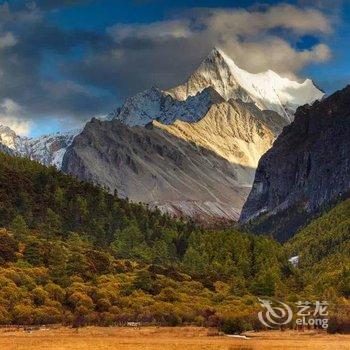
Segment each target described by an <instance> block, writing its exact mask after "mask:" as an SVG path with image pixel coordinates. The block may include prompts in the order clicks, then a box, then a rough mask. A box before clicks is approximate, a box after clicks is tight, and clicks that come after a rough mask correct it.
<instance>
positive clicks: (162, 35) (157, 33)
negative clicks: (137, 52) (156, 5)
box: [108, 19, 191, 41]
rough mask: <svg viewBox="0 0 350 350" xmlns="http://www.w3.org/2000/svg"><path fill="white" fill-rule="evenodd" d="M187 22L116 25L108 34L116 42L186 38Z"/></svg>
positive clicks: (188, 22)
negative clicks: (130, 39) (134, 39)
mask: <svg viewBox="0 0 350 350" xmlns="http://www.w3.org/2000/svg"><path fill="white" fill-rule="evenodd" d="M189 26H190V21H189V20H186V19H185V20H169V21H162V22H153V23H151V24H131V25H130V24H116V25H114V26H112V27H111V28H109V29H108V33H109V34H110V35H111V36H112V37H113V38H114V39H115V40H116V41H120V40H124V39H128V38H138V39H166V38H186V37H188V36H190V35H191V29H190V27H189Z"/></svg>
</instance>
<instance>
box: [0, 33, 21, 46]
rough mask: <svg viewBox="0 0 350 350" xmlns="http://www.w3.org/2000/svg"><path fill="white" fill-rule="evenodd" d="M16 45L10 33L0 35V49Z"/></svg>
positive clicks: (15, 40)
mask: <svg viewBox="0 0 350 350" xmlns="http://www.w3.org/2000/svg"><path fill="white" fill-rule="evenodd" d="M16 44H17V39H16V38H15V37H14V35H13V34H12V33H9V32H7V33H4V34H2V35H0V49H3V48H6V47H11V46H14V45H16Z"/></svg>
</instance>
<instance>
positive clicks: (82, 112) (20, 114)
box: [0, 4, 112, 130]
mask: <svg viewBox="0 0 350 350" xmlns="http://www.w3.org/2000/svg"><path fill="white" fill-rule="evenodd" d="M109 46H110V39H109V38H108V36H106V35H98V34H96V33H91V32H86V31H77V30H74V31H64V30H62V29H60V28H58V27H55V26H52V25H50V24H48V23H47V22H46V21H45V19H44V17H43V15H42V13H41V12H40V11H38V9H37V8H31V9H27V8H23V9H20V10H16V11H14V10H13V9H11V8H10V6H9V5H7V4H5V5H2V6H1V7H0V106H2V107H3V108H2V110H1V111H0V122H1V121H6V123H8V124H11V125H12V126H14V127H15V128H16V129H20V130H22V125H25V127H27V124H28V123H27V120H28V119H30V120H33V121H35V120H37V119H41V118H47V117H55V118H58V119H61V120H64V118H67V120H69V121H70V122H73V121H74V120H76V121H79V120H86V119H88V118H90V117H91V116H94V115H97V114H100V113H107V112H108V109H109V108H112V96H111V95H110V94H109V93H108V92H107V91H102V92H100V91H97V92H96V90H95V91H94V92H92V90H91V89H89V88H87V87H84V86H82V85H80V84H78V83H77V82H74V81H73V80H72V79H71V78H70V77H64V76H62V74H61V73H60V72H59V66H60V64H62V62H64V61H65V60H68V61H70V60H74V54H73V50H75V49H76V48H83V47H86V48H87V49H89V50H92V51H94V52H96V53H97V52H99V50H105V49H106V48H107V47H109ZM69 57H72V58H71V59H70V58H69ZM45 65H47V67H45ZM5 107H6V108H5ZM16 114H17V115H16ZM21 121H22V122H23V123H24V124H23V123H22V124H21Z"/></svg>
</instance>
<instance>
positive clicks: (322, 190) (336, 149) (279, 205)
mask: <svg viewBox="0 0 350 350" xmlns="http://www.w3.org/2000/svg"><path fill="white" fill-rule="evenodd" d="M349 154H350V86H347V87H346V88H345V89H343V90H341V91H338V92H336V93H335V94H333V95H331V96H330V97H328V98H326V99H324V100H323V101H321V102H315V103H314V104H313V105H312V106H303V107H300V108H299V109H298V110H297V112H296V114H295V120H294V122H293V123H292V124H290V125H289V126H287V127H286V128H285V129H284V130H283V132H282V134H281V135H280V136H279V137H278V138H277V140H276V141H275V143H274V145H273V147H272V148H271V149H270V150H269V151H268V152H267V153H266V154H265V155H264V156H263V157H262V158H261V160H260V162H259V166H258V169H257V172H256V176H255V181H254V185H253V188H252V191H251V193H250V194H249V197H248V200H247V202H246V203H245V205H244V207H243V211H242V214H241V218H240V221H241V222H242V223H247V222H250V224H251V226H252V229H253V230H254V231H255V232H258V233H260V232H261V233H262V232H271V233H274V234H275V235H276V237H278V238H279V239H280V240H286V239H288V238H289V237H290V236H291V235H293V234H294V233H295V232H296V230H297V229H298V228H299V227H300V226H302V225H303V224H305V223H306V222H307V220H308V219H309V218H311V217H312V216H314V215H315V214H317V213H318V212H319V211H320V210H322V209H323V208H325V207H327V206H328V205H330V204H331V203H332V202H334V201H337V200H338V199H339V198H341V197H342V196H347V195H348V194H349V193H350V158H349ZM277 223H278V224H277Z"/></svg>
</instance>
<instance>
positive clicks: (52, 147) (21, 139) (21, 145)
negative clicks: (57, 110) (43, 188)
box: [0, 125, 81, 168]
mask: <svg viewBox="0 0 350 350" xmlns="http://www.w3.org/2000/svg"><path fill="white" fill-rule="evenodd" d="M80 132H81V130H80V129H77V130H69V131H64V132H57V133H54V134H50V135H44V136H40V137H35V138H29V137H25V136H19V135H17V134H16V133H15V131H13V130H12V129H11V128H10V127H8V126H5V125H0V144H2V145H4V146H6V147H8V148H9V149H10V150H12V151H14V154H17V155H19V156H23V157H28V158H30V159H32V160H37V161H39V162H40V163H43V164H45V165H54V166H56V167H57V168H61V165H62V160H63V156H64V154H65V152H66V149H67V148H68V147H69V146H70V145H71V143H72V142H73V139H74V137H75V136H76V135H78V134H79V133H80Z"/></svg>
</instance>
